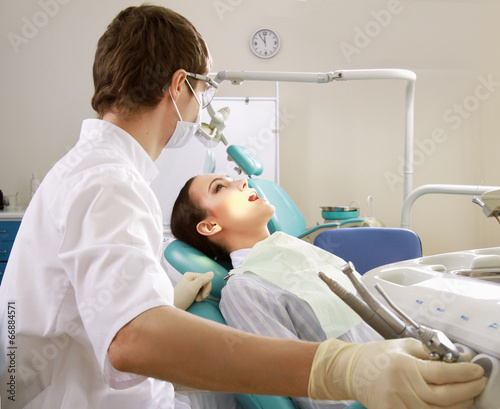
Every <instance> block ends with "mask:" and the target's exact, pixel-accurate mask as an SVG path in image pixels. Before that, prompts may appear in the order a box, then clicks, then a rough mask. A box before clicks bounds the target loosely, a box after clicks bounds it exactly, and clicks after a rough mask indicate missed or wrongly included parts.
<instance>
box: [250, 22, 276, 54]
mask: <svg viewBox="0 0 500 409" xmlns="http://www.w3.org/2000/svg"><path fill="white" fill-rule="evenodd" d="M250 48H251V49H252V51H253V52H254V54H255V55H256V56H257V57H260V58H270V57H273V56H274V55H276V53H277V52H278V50H279V48H280V39H279V37H278V34H276V32H274V31H273V30H270V29H268V28H261V29H260V30H257V31H256V32H255V33H254V34H253V35H252V37H251V38H250Z"/></svg>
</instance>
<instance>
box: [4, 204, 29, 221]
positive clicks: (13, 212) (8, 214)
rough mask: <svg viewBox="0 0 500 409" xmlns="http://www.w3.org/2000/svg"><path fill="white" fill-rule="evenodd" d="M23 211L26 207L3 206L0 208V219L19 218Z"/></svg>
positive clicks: (21, 216)
mask: <svg viewBox="0 0 500 409" xmlns="http://www.w3.org/2000/svg"><path fill="white" fill-rule="evenodd" d="M25 211H26V207H13V208H11V207H5V208H4V209H3V210H0V220H8V219H12V220H21V219H22V218H23V216H24V212H25Z"/></svg>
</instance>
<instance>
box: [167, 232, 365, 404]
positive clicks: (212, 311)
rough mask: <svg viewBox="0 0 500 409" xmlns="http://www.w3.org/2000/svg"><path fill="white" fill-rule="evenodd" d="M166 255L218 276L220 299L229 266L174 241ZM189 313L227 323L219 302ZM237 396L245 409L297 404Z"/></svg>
mask: <svg viewBox="0 0 500 409" xmlns="http://www.w3.org/2000/svg"><path fill="white" fill-rule="evenodd" d="M164 255H165V258H166V260H167V261H168V262H169V263H170V265H171V266H172V267H174V268H175V269H176V270H177V271H179V272H180V273H181V274H184V273H186V272H188V271H191V272H199V273H205V272H207V271H213V272H214V275H215V276H214V281H213V283H212V291H211V293H210V295H211V296H212V297H216V298H219V299H220V292H221V290H222V287H224V277H225V276H226V275H227V274H228V272H229V270H228V269H226V267H224V266H221V265H220V264H218V263H217V262H215V261H214V260H211V259H210V258H208V257H207V256H205V255H204V254H203V253H201V252H200V251H198V250H196V249H195V248H193V247H191V246H190V245H188V244H186V243H183V242H182V241H180V240H175V241H173V242H172V243H170V244H169V245H168V246H167V248H166V249H165V253H164ZM229 268H230V267H229ZM188 311H189V312H190V313H192V314H195V315H198V316H200V317H203V318H207V319H209V320H212V321H216V322H219V323H221V324H225V323H226V321H225V320H224V317H223V316H222V314H221V313H220V311H219V303H218V302H217V301H213V300H210V299H207V300H205V301H202V302H199V303H196V302H195V303H193V304H192V305H191V307H189V308H188ZM235 396H236V399H237V400H238V402H239V403H240V405H241V406H242V407H243V409H297V407H296V405H295V404H294V403H293V401H292V400H291V399H290V398H287V397H283V396H263V395H246V394H235ZM346 409H366V408H365V407H364V406H363V405H361V404H359V403H353V404H351V405H349V407H348V408H346Z"/></svg>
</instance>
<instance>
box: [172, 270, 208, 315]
mask: <svg viewBox="0 0 500 409" xmlns="http://www.w3.org/2000/svg"><path fill="white" fill-rule="evenodd" d="M212 278H214V273H213V272H211V271H209V272H207V273H204V274H203V273H184V274H183V276H182V278H181V279H180V281H179V282H178V283H177V285H176V286H175V287H174V305H175V306H176V307H177V308H180V309H182V310H187V309H188V308H189V307H190V306H191V304H192V303H193V302H194V301H197V302H200V301H203V300H204V299H205V298H207V297H208V295H209V294H210V291H211V290H212Z"/></svg>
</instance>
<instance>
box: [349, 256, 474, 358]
mask: <svg viewBox="0 0 500 409" xmlns="http://www.w3.org/2000/svg"><path fill="white" fill-rule="evenodd" d="M342 272H343V273H344V274H346V275H347V276H348V278H349V279H350V280H351V282H352V283H353V285H354V287H355V288H356V290H357V291H358V293H359V295H360V296H361V297H362V298H363V301H364V302H366V304H367V305H368V307H370V308H371V309H373V311H374V312H375V313H376V314H377V315H379V316H380V318H381V319H382V321H384V322H386V323H387V324H388V325H389V326H390V327H391V328H392V329H393V330H394V331H395V332H396V333H397V334H398V335H397V337H398V338H408V337H409V338H415V339H418V340H419V341H421V342H422V343H423V344H424V346H425V347H426V348H427V349H428V351H429V353H430V358H431V359H433V360H442V361H445V362H466V361H467V359H466V358H465V357H464V356H463V355H461V354H460V352H459V351H458V348H457V347H456V346H455V345H454V344H453V343H452V342H451V340H450V339H449V338H448V337H447V336H446V335H445V334H444V333H443V332H442V331H439V330H436V329H434V328H429V327H426V326H424V325H420V324H418V323H417V322H415V321H414V320H413V319H411V318H410V317H409V316H408V315H407V314H405V313H404V312H403V311H402V310H401V309H400V308H398V307H397V306H396V305H395V304H394V302H393V301H392V300H391V299H390V298H389V296H388V295H387V294H386V293H385V291H384V290H383V289H382V288H381V287H380V285H378V284H376V285H375V288H376V289H377V291H378V292H379V293H380V295H381V296H382V297H383V298H384V299H385V300H386V301H387V303H388V304H389V305H390V306H391V307H392V308H393V310H394V311H395V312H396V313H397V314H398V315H399V317H398V316H396V315H395V314H394V313H392V312H391V311H390V310H388V309H387V308H386V307H385V306H384V305H382V304H381V303H380V302H379V301H378V300H377V299H376V298H375V297H374V296H373V295H372V294H371V293H370V292H369V291H368V289H367V288H366V286H365V285H364V283H363V282H362V281H361V280H360V279H359V277H358V276H357V274H354V272H355V269H354V265H353V264H352V263H351V262H349V263H347V264H346V265H345V266H343V267H342ZM405 322H406V323H407V324H408V325H406V324H405ZM374 329H375V330H376V328H374ZM379 334H380V335H382V336H384V335H383V334H382V333H380V332H379ZM384 338H385V337H384Z"/></svg>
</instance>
